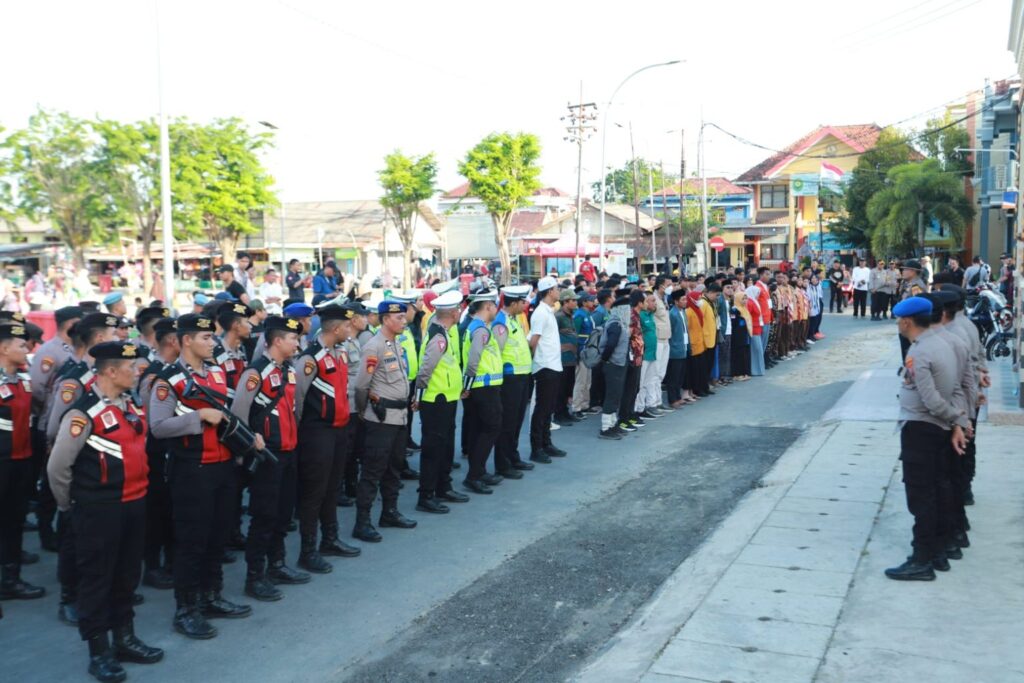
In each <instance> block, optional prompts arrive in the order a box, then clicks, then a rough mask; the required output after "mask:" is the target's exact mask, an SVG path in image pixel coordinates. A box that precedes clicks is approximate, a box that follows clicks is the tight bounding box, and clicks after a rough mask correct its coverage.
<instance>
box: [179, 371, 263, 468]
mask: <svg viewBox="0 0 1024 683" xmlns="http://www.w3.org/2000/svg"><path fill="white" fill-rule="evenodd" d="M184 394H185V395H184V396H182V398H187V399H192V400H196V399H198V400H201V401H203V402H204V403H206V404H208V405H209V406H210V407H211V408H213V409H215V410H219V411H220V412H221V414H222V415H223V416H224V419H223V420H221V423H220V426H218V427H217V432H218V436H219V437H220V440H221V442H223V443H224V445H226V446H227V447H228V448H229V449H230V450H231V452H232V453H235V454H236V455H241V456H242V457H243V458H245V457H246V456H251V459H250V460H249V464H248V466H247V469H248V470H249V471H250V472H255V471H256V468H257V467H259V466H260V463H263V462H271V463H277V456H276V455H274V454H273V453H271V452H270V451H269V450H267V449H266V448H256V434H255V433H254V432H253V431H252V430H251V429H250V428H249V425H247V424H245V423H244V422H243V421H242V420H241V419H239V417H238V416H237V415H235V414H234V413H232V412H231V411H230V410H228V409H227V408H226V407H224V404H223V403H222V401H221V400H219V399H218V395H217V394H215V393H214V392H213V391H211V390H210V389H208V388H206V387H204V386H203V385H201V384H199V383H198V382H196V381H195V378H193V377H192V373H188V382H186V383H185V392H184ZM223 398H224V399H226V398H227V397H226V396H225V397H223Z"/></svg>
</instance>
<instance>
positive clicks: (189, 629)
mask: <svg viewBox="0 0 1024 683" xmlns="http://www.w3.org/2000/svg"><path fill="white" fill-rule="evenodd" d="M174 630H175V631H177V632H178V633H180V634H182V635H183V636H187V637H189V638H194V639H196V640H207V639H209V638H213V637H214V636H216V635H217V629H216V628H214V626H213V625H212V624H210V622H208V621H207V620H206V617H204V616H203V613H202V611H201V610H200V608H199V593H195V592H191V591H190V592H188V593H182V594H181V595H179V596H178V607H177V609H176V610H175V611H174Z"/></svg>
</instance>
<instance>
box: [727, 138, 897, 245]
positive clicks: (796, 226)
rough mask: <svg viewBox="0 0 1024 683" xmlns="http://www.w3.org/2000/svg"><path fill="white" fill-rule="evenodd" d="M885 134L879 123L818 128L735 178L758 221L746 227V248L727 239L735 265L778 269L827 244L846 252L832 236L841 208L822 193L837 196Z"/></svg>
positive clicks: (744, 238)
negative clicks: (751, 263)
mask: <svg viewBox="0 0 1024 683" xmlns="http://www.w3.org/2000/svg"><path fill="white" fill-rule="evenodd" d="M881 132H882V128H881V126H878V125H876V124H874V123H868V124H858V125H847V126H818V127H817V128H815V129H814V130H813V131H811V132H809V133H807V134H806V135H804V136H803V137H801V138H800V139H799V140H797V141H795V142H793V143H792V144H789V145H787V146H786V147H784V148H783V149H780V150H778V151H776V152H775V153H773V154H771V155H770V156H768V157H767V158H766V159H764V160H763V161H761V162H760V163H758V164H757V165H755V166H754V167H752V168H751V169H749V170H748V171H746V172H745V173H743V174H741V175H740V176H739V177H738V178H736V179H735V180H734V181H733V182H734V183H735V184H736V185H738V186H740V187H746V188H748V189H750V190H751V192H752V203H753V217H752V220H751V222H750V224H749V225H747V226H744V227H743V243H742V245H740V244H738V242H737V241H736V240H733V241H731V242H730V241H729V240H727V242H726V246H727V251H728V252H729V254H728V257H729V258H730V262H731V263H745V262H748V261H751V260H752V261H754V262H756V263H763V264H767V265H775V264H777V263H779V262H780V261H782V260H784V259H788V260H794V259H795V258H796V257H797V256H798V255H802V254H806V253H810V252H818V251H819V250H820V248H821V246H822V245H823V246H824V251H826V252H829V251H833V252H834V251H838V250H840V249H842V248H843V245H841V244H838V243H837V242H836V241H835V240H834V239H832V240H830V239H829V238H828V231H827V229H828V223H829V222H830V221H831V220H832V219H834V218H836V217H837V215H838V214H837V213H836V211H837V206H836V205H835V204H834V203H833V201H831V199H830V195H832V193H829V192H820V188H821V187H831V188H833V189H834V190H837V191H838V190H839V189H840V188H841V187H842V182H843V180H844V179H845V178H846V177H848V174H849V173H850V171H852V170H853V169H854V168H855V167H856V166H857V161H858V159H860V155H861V154H863V153H864V152H866V151H868V150H870V149H873V148H874V147H875V145H876V144H877V143H878V136H879V135H880V134H881ZM819 195H820V196H819ZM832 196H834V195H832ZM819 206H820V208H821V211H820V212H819V211H818V209H819Z"/></svg>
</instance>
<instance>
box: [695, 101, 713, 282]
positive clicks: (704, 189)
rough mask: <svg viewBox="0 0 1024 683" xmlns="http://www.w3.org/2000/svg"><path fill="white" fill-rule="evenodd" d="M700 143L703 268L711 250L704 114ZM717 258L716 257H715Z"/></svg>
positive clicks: (709, 259) (701, 122) (705, 266)
mask: <svg viewBox="0 0 1024 683" xmlns="http://www.w3.org/2000/svg"><path fill="white" fill-rule="evenodd" d="M699 142H700V145H699V146H698V148H697V149H698V159H697V162H698V163H697V166H698V169H699V171H700V183H701V188H700V213H701V229H702V233H703V234H702V237H703V238H704V268H705V269H707V268H710V267H711V252H710V251H709V249H710V248H709V246H708V177H707V176H708V173H707V165H708V162H707V159H705V158H704V116H703V114H702V115H701V117H700V138H699ZM716 260H717V259H716Z"/></svg>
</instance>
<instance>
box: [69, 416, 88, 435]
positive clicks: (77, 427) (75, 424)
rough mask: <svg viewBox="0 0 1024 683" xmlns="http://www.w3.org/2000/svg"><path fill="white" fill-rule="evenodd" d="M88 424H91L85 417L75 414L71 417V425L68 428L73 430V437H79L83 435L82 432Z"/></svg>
mask: <svg viewBox="0 0 1024 683" xmlns="http://www.w3.org/2000/svg"><path fill="white" fill-rule="evenodd" d="M88 424H89V421H88V420H86V419H85V418H84V417H82V416H80V415H75V416H73V417H72V418H71V425H70V428H69V430H68V431H70V432H71V436H72V438H77V437H79V436H81V435H82V432H84V431H85V427H86V425H88Z"/></svg>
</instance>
